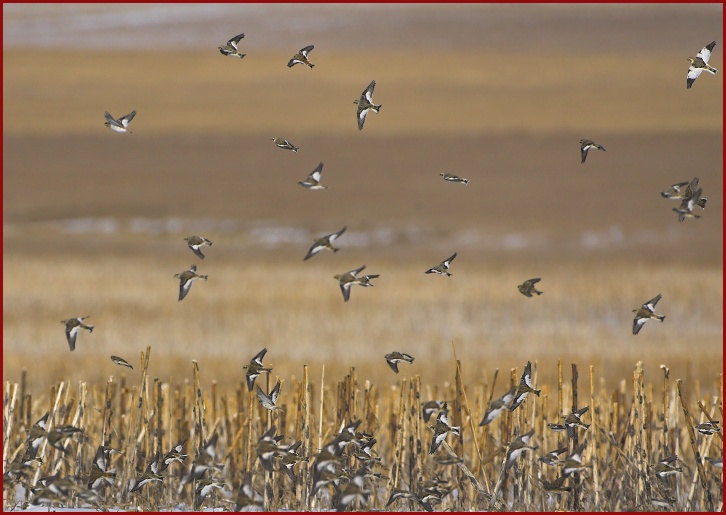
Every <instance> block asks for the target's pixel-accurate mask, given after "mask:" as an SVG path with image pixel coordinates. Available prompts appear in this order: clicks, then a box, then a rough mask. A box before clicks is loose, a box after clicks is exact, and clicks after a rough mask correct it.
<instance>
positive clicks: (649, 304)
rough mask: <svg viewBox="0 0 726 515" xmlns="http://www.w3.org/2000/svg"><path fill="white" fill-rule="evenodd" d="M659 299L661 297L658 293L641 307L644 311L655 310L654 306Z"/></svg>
mask: <svg viewBox="0 0 726 515" xmlns="http://www.w3.org/2000/svg"><path fill="white" fill-rule="evenodd" d="M661 297H662V295H661V294H660V293H659V294H658V295H656V296H655V297H653V298H652V299H650V300H649V301H648V302H646V303H645V304H643V307H644V308H645V309H648V310H650V311H653V310H654V309H655V305H656V304H658V301H659V300H660V298H661Z"/></svg>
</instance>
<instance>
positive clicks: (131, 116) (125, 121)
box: [118, 110, 136, 127]
mask: <svg viewBox="0 0 726 515" xmlns="http://www.w3.org/2000/svg"><path fill="white" fill-rule="evenodd" d="M134 116H136V111H135V110H134V111H131V112H130V113H129V114H127V115H126V116H122V117H121V118H119V120H118V121H119V122H121V125H123V126H124V127H128V126H129V124H130V123H131V120H133V119H134Z"/></svg>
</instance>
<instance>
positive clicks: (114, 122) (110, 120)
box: [104, 111, 123, 127]
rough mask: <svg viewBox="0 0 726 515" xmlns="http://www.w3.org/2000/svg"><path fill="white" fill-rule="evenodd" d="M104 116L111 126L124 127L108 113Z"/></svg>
mask: <svg viewBox="0 0 726 515" xmlns="http://www.w3.org/2000/svg"><path fill="white" fill-rule="evenodd" d="M104 116H105V117H106V120H108V123H110V124H111V125H115V126H116V127H123V125H121V123H120V122H119V121H118V120H116V119H115V118H114V117H113V116H111V115H110V114H109V112H108V111H106V112H105V113H104Z"/></svg>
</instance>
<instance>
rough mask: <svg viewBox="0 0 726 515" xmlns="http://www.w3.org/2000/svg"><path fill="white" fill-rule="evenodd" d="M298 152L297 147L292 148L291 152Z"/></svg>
mask: <svg viewBox="0 0 726 515" xmlns="http://www.w3.org/2000/svg"><path fill="white" fill-rule="evenodd" d="M298 150H300V149H299V148H298V147H292V151H293V152H297V151H298Z"/></svg>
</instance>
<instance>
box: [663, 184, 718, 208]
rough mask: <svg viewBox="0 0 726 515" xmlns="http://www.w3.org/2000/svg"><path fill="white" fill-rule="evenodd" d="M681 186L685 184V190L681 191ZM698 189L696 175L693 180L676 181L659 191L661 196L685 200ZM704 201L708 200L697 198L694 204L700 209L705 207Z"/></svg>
mask: <svg viewBox="0 0 726 515" xmlns="http://www.w3.org/2000/svg"><path fill="white" fill-rule="evenodd" d="M683 186H687V187H686V190H685V192H681V188H682V187H683ZM697 189H698V177H694V178H693V180H692V181H691V182H690V183H689V182H677V183H675V184H673V185H671V186H670V187H668V188H667V189H665V190H663V191H661V193H660V194H661V196H662V197H663V198H667V199H671V200H686V199H689V198H691V197H693V196H694V192H695V191H696V190H697ZM706 202H708V199H706V198H699V199H698V200H697V201H696V205H697V206H699V207H700V208H701V209H706Z"/></svg>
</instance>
